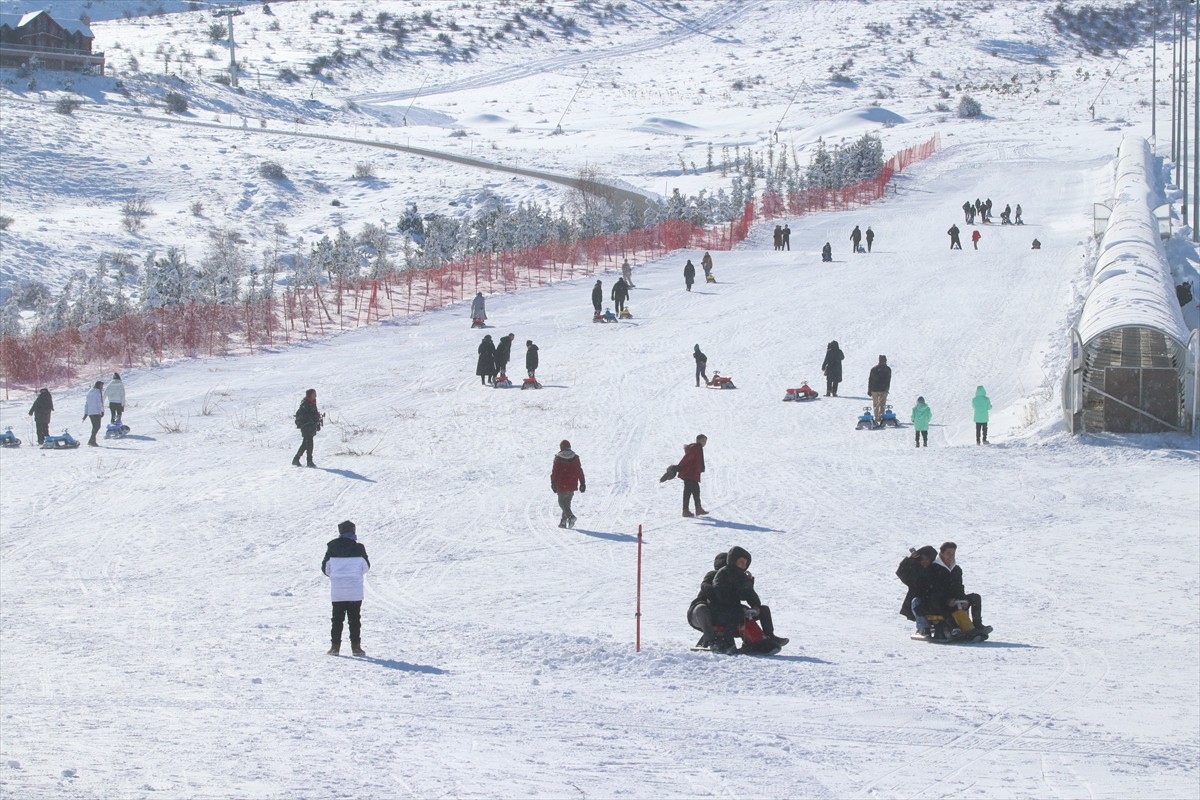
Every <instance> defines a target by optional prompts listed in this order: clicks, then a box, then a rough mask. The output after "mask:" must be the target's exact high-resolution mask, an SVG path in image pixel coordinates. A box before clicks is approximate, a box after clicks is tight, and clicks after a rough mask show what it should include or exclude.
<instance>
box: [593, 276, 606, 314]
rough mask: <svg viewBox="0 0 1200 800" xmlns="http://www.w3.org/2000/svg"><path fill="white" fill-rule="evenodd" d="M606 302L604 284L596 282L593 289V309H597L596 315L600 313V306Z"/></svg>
mask: <svg viewBox="0 0 1200 800" xmlns="http://www.w3.org/2000/svg"><path fill="white" fill-rule="evenodd" d="M603 302H604V284H602V283H601V282H600V281H596V285H595V286H593V287H592V308H594V309H596V313H597V314H599V313H600V305H601V304H602V303H603Z"/></svg>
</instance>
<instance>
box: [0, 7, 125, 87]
mask: <svg viewBox="0 0 1200 800" xmlns="http://www.w3.org/2000/svg"><path fill="white" fill-rule="evenodd" d="M95 38H96V37H95V36H93V35H92V31H91V29H90V28H89V27H88V26H87V25H84V24H83V23H82V22H80V21H79V20H71V21H67V22H59V21H58V20H55V19H54V18H53V17H51V16H50V12H49V11H31V12H29V13H28V14H25V15H20V16H19V15H17V14H0V67H19V66H22V65H25V64H28V63H29V62H30V61H31V60H33V59H37V60H38V61H39V62H41V64H42V67H43V68H44V69H52V70H72V71H79V70H84V69H87V68H89V67H90V68H92V69H93V70H94V71H95V72H96V73H98V74H100V75H103V74H104V53H100V52H96V53H93V52H92V41H93V40H94V39H95Z"/></svg>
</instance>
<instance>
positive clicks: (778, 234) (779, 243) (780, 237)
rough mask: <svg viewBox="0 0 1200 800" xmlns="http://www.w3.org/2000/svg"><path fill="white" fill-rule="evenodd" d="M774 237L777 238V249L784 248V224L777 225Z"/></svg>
mask: <svg viewBox="0 0 1200 800" xmlns="http://www.w3.org/2000/svg"><path fill="white" fill-rule="evenodd" d="M774 239H775V249H776V250H782V249H783V226H782V225H776V226H775V232H774Z"/></svg>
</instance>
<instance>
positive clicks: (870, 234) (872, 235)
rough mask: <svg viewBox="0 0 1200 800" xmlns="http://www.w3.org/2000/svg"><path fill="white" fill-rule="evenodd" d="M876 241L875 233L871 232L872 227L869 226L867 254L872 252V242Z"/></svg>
mask: <svg viewBox="0 0 1200 800" xmlns="http://www.w3.org/2000/svg"><path fill="white" fill-rule="evenodd" d="M873 241H875V231H873V230H871V226H870V225H868V226H867V252H868V253H869V252H871V242H873Z"/></svg>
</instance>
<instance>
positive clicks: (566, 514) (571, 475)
mask: <svg viewBox="0 0 1200 800" xmlns="http://www.w3.org/2000/svg"><path fill="white" fill-rule="evenodd" d="M558 448H559V450H558V454H557V455H555V456H554V467H553V468H552V469H551V470H550V489H551V491H553V492H554V493H555V494H556V495H558V507H559V508H561V509H562V519H560V520H559V521H558V527H560V528H574V527H575V515H574V514H573V513H571V498H573V497H574V496H575V490H576V489H578V490H579V491H580V492H586V491H587V481H586V479H585V478H584V477H583V465H582V464H580V463H579V456H578V455H576V454H575V451H574V450H572V449H571V443H570V442H568V441H567V440H566V439H563V440H562V441H561V442H559V443H558Z"/></svg>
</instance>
